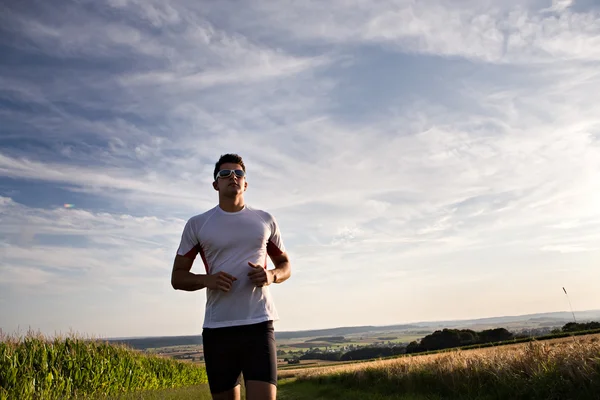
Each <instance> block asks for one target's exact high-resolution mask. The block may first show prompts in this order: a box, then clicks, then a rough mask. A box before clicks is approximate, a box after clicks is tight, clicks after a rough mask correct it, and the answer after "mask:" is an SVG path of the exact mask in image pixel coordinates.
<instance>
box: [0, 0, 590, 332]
mask: <svg viewBox="0 0 600 400" xmlns="http://www.w3.org/2000/svg"><path fill="white" fill-rule="evenodd" d="M319 7H320V8H318V9H317V7H310V6H308V5H307V4H304V3H296V2H288V1H281V2H277V3H276V4H273V3H270V2H267V1H263V0H260V1H257V2H252V3H251V4H248V3H243V4H236V5H235V6H233V5H231V4H227V3H218V4H211V5H210V6H208V5H206V4H205V3H202V2H200V3H198V2H195V1H192V0H177V1H174V2H171V3H169V4H166V3H164V2H161V1H158V0H148V1H140V0H109V1H108V2H106V3H104V4H98V3H95V2H90V1H83V2H77V4H67V3H61V4H52V5H50V4H46V3H33V2H31V3H30V2H27V1H25V2H16V3H15V4H10V5H4V6H3V9H2V12H1V13H0V48H1V50H2V54H3V57H2V59H0V105H1V107H0V316H1V317H0V329H2V330H3V331H5V332H7V333H9V332H13V331H15V330H17V329H18V327H20V326H29V327H31V328H32V329H33V330H35V331H40V332H42V333H44V332H48V333H52V332H62V331H67V330H74V331H81V332H87V333H88V334H93V335H99V336H103V337H107V336H110V337H134V336H143V335H147V334H149V333H150V334H152V335H153V336H179V335H195V334H197V333H198V332H200V331H201V330H202V328H201V327H202V323H203V317H204V303H205V301H206V294H205V291H204V290H202V291H199V292H195V293H187V292H182V291H175V290H173V288H172V287H171V283H170V275H171V268H172V265H173V259H174V257H175V252H176V250H177V247H178V244H179V240H180V237H181V232H182V230H183V227H184V225H185V222H186V221H187V220H188V219H189V218H191V217H192V216H194V215H197V214H200V213H203V212H205V211H208V210H209V209H211V208H212V207H215V206H216V205H217V201H218V200H217V195H216V192H215V191H214V190H213V189H212V187H211V181H212V172H213V168H214V164H215V162H216V161H217V159H218V158H219V156H220V155H221V154H225V153H230V152H233V153H239V154H240V155H241V156H242V157H243V158H244V161H245V163H246V167H247V174H248V175H247V176H248V191H247V192H246V194H245V201H246V204H248V205H249V206H252V207H255V208H259V209H263V210H265V211H268V212H270V213H271V214H272V215H273V216H274V217H275V219H276V220H277V222H278V223H279V227H280V230H281V234H282V238H283V242H284V246H285V248H286V250H287V252H288V253H289V255H290V260H291V264H292V276H291V278H290V279H289V280H288V281H286V282H284V283H283V284H281V285H272V286H270V291H271V293H272V295H273V298H274V301H275V306H276V308H277V311H278V313H279V316H280V320H279V321H277V322H276V327H277V329H278V330H280V331H297V330H299V328H302V329H306V330H311V329H315V328H314V327H317V326H325V325H330V326H347V325H351V323H352V321H356V320H361V321H364V322H365V324H366V325H377V326H384V325H392V324H394V322H393V321H397V320H406V321H410V320H413V321H414V320H421V321H427V320H428V321H436V320H465V319H475V318H474V317H475V316H479V315H523V314H534V313H539V312H538V310H550V311H547V312H554V311H551V310H559V309H561V310H562V309H565V308H567V309H569V308H570V307H571V308H572V309H580V310H595V309H600V297H599V296H598V294H597V287H596V286H597V284H596V282H600V268H598V266H599V265H600V117H599V116H600V103H598V102H597V101H596V97H597V95H596V93H598V92H599V91H600V72H598V71H600V5H599V4H596V3H595V2H594V1H591V0H580V1H572V0H555V1H551V0H544V1H542V0H528V1H526V2H515V1H508V2H501V4H496V2H494V1H490V0H488V1H483V2H481V1H475V0H464V1H461V2H458V3H457V2H453V1H450V0H426V1H422V2H418V3H417V2H414V1H409V0H399V1H391V0H390V1H382V2H378V3H370V2H363V1H360V0H354V1H351V2H337V1H334V2H329V3H326V4H320V5H319ZM269 266H272V263H271V261H270V260H269ZM192 272H195V273H203V272H204V267H203V265H202V262H201V261H199V260H198V259H197V260H196V262H195V263H194V266H193V268H192ZM563 287H564V288H566V290H567V291H568V294H567V293H566V292H565V293H563Z"/></svg>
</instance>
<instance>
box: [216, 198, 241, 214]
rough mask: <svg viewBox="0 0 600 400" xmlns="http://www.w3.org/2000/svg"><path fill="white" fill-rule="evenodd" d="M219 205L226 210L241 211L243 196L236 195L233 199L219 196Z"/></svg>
mask: <svg viewBox="0 0 600 400" xmlns="http://www.w3.org/2000/svg"><path fill="white" fill-rule="evenodd" d="M219 207H220V208H221V209H222V210H223V211H226V212H237V211H241V210H242V209H243V208H244V198H243V197H236V198H233V199H230V198H220V199H219Z"/></svg>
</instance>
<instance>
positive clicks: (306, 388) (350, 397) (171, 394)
mask: <svg viewBox="0 0 600 400" xmlns="http://www.w3.org/2000/svg"><path fill="white" fill-rule="evenodd" d="M110 399H115V400H117V399H118V400H159V399H161V400H162V399H165V400H192V399H193V400H211V399H212V398H211V396H210V392H209V390H208V385H198V386H189V387H185V388H181V389H165V390H156V391H143V392H139V393H132V394H127V395H123V396H119V397H111V398H110ZM277 399H278V400H441V398H440V397H432V396H429V397H427V396H415V395H400V394H399V395H396V396H390V395H382V394H377V393H369V392H367V391H360V390H355V389H344V388H342V387H340V386H339V385H331V384H321V385H315V384H313V383H309V382H294V381H293V380H287V381H284V382H282V383H280V385H279V390H278V394H277ZM242 400H245V396H244V395H243V392H242Z"/></svg>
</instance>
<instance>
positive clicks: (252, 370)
mask: <svg viewBox="0 0 600 400" xmlns="http://www.w3.org/2000/svg"><path fill="white" fill-rule="evenodd" d="M202 346H203V348H204V362H205V364H206V374H207V376H208V384H209V387H210V392H211V393H220V392H224V391H227V390H230V389H233V388H234V387H235V386H236V385H239V384H240V373H243V375H244V381H249V380H250V381H262V382H269V383H272V384H273V385H277V350H276V346H275V332H274V329H273V321H266V322H261V323H259V324H252V325H241V326H232V327H227V328H204V329H203V330H202Z"/></svg>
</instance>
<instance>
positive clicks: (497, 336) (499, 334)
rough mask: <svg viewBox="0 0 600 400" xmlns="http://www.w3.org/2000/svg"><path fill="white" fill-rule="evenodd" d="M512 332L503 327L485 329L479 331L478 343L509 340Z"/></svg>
mask: <svg viewBox="0 0 600 400" xmlns="http://www.w3.org/2000/svg"><path fill="white" fill-rule="evenodd" d="M512 338H513V334H512V333H510V332H509V331H508V330H506V329H504V328H496V329H486V330H483V331H481V332H479V343H493V342H502V341H505V340H511V339H512Z"/></svg>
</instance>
